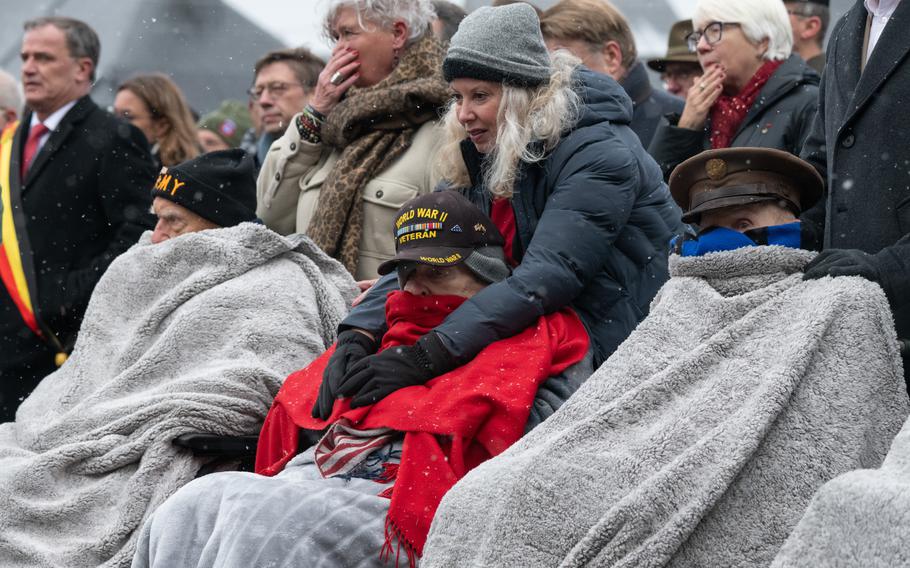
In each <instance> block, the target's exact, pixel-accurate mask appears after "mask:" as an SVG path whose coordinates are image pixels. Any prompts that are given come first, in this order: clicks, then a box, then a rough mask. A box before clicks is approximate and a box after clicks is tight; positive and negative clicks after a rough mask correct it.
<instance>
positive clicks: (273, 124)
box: [250, 47, 325, 166]
mask: <svg viewBox="0 0 910 568" xmlns="http://www.w3.org/2000/svg"><path fill="white" fill-rule="evenodd" d="M324 66H325V62H324V61H323V60H322V59H320V58H319V57H317V56H315V55H313V54H312V53H311V52H310V51H309V50H308V49H305V48H303V47H297V48H293V49H279V50H276V51H271V52H269V53H267V54H265V55H264V56H263V57H262V58H261V59H260V60H259V61H257V62H256V65H255V67H254V69H255V72H256V75H255V79H254V80H253V86H252V88H250V97H251V101H252V103H253V104H258V105H259V107H260V121H261V127H262V135H261V136H260V137H259V141H258V142H257V144H256V159H257V162H256V165H257V166H259V165H260V164H262V160H264V159H265V155H266V153H267V152H268V151H269V147H270V146H271V145H272V142H274V141H275V140H277V139H278V138H279V137H281V135H282V134H284V131H285V130H287V127H288V125H289V124H291V119H293V118H294V115H295V114H297V113H298V112H300V111H301V110H302V109H303V107H304V106H306V104H307V102H308V101H309V100H310V96H311V95H312V94H313V89H315V88H316V80H317V79H318V78H319V73H320V71H322V68H323V67H324Z"/></svg>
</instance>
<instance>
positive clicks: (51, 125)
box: [28, 99, 79, 156]
mask: <svg viewBox="0 0 910 568" xmlns="http://www.w3.org/2000/svg"><path fill="white" fill-rule="evenodd" d="M77 102H79V99H76V100H75V101H70V102H68V103H66V104H65V105H63V106H62V107H60V108H58V109H57V110H55V111H54V112H53V113H51V115H50V116H48V117H47V118H45V119H44V120H38V115H37V114H35V113H32V122H31V124H29V125H28V130H29V132H31V130H32V127H33V126H35V125H36V124H38V123H39V122H43V123H44V126H45V127H47V132H45V133H44V134H43V135H42V136H41V138H39V139H38V147H37V148H36V149H35V155H36V156H37V155H38V152H40V151H41V148H43V147H44V143H45V142H47V139H48V138H50V137H51V132H53V131H54V129H55V128H57V126H59V125H60V121H61V120H63V117H64V116H66V113H68V112H69V111H70V109H71V108H73V107H74V106H76V103H77Z"/></svg>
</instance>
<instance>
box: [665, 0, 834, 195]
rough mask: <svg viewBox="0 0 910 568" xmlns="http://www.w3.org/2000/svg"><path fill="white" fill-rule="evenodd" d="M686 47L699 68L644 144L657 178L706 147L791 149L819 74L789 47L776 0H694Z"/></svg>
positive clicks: (806, 119)
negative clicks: (681, 101)
mask: <svg viewBox="0 0 910 568" xmlns="http://www.w3.org/2000/svg"><path fill="white" fill-rule="evenodd" d="M693 24H694V31H693V32H692V33H691V34H690V35H689V36H688V38H687V40H688V43H689V49H691V50H692V51H693V52H695V53H696V54H697V56H698V62H699V63H700V64H701V66H702V69H704V71H705V73H704V75H703V76H702V78H701V80H700V81H699V82H697V83H696V84H695V85H694V86H693V87H692V88H691V89H690V90H689V94H688V96H687V98H686V106H685V108H684V109H683V112H682V115H680V116H674V115H670V116H668V117H667V121H662V122H661V124H660V125H659V126H658V129H657V133H656V134H655V135H654V139H653V140H652V142H651V147H650V148H649V152H650V154H651V155H652V156H653V157H654V159H655V160H657V163H659V164H660V167H661V169H662V170H663V172H664V178H669V175H670V172H672V171H673V168H675V167H676V166H677V165H678V164H680V163H681V162H683V161H685V160H686V159H688V158H690V157H692V156H694V155H696V154H698V153H699V152H702V151H703V150H707V149H711V148H731V147H743V146H752V147H761V148H776V149H778V150H784V151H786V152H790V153H792V154H796V155H799V151H800V149H801V148H802V145H803V141H804V140H805V138H806V135H807V134H808V131H809V127H810V126H811V123H812V119H813V117H814V116H815V109H816V106H817V103H818V83H819V77H818V75H817V74H816V73H815V71H814V70H812V69H811V68H810V67H809V66H808V65H806V63H805V62H804V61H803V60H802V59H801V58H800V57H799V56H798V55H791V53H790V52H791V49H792V47H793V32H792V29H791V27H790V20H789V17H788V15H787V9H786V8H785V7H784V3H783V2H782V1H781V0H738V1H737V2H729V1H728V0H699V2H698V4H697V5H696V7H695V15H694V17H693Z"/></svg>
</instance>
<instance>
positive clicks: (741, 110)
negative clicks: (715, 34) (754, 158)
mask: <svg viewBox="0 0 910 568" xmlns="http://www.w3.org/2000/svg"><path fill="white" fill-rule="evenodd" d="M782 64H783V61H766V62H765V64H764V65H762V66H761V67H760V68H759V69H758V71H756V72H755V75H752V78H751V79H749V82H748V83H747V84H746V86H745V87H743V90H742V91H740V92H739V93H737V94H735V95H733V96H732V97H731V96H729V95H721V96H720V97H718V98H717V100H716V101H714V105H713V106H712V107H711V148H712V149H713V148H729V147H730V143H731V142H732V141H733V136H735V135H736V131H737V130H739V127H740V125H741V124H742V123H743V120H745V119H746V114H748V113H749V109H750V108H752V103H754V102H755V99H757V98H758V94H759V93H760V92H761V90H762V87H764V86H765V83H767V82H768V79H770V78H771V75H774V72H775V71H777V68H778V67H780V66H781V65H782Z"/></svg>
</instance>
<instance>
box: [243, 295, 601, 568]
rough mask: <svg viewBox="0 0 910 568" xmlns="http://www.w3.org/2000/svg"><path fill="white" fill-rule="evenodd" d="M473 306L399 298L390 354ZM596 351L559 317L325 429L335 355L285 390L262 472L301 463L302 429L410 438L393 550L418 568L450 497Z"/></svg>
mask: <svg viewBox="0 0 910 568" xmlns="http://www.w3.org/2000/svg"><path fill="white" fill-rule="evenodd" d="M464 300H465V298H461V297H454V296H414V295H412V294H408V293H406V292H400V291H399V292H393V293H392V294H389V298H388V300H387V301H386V306H387V310H386V312H387V321H388V325H389V331H388V332H387V333H386V334H385V335H384V336H383V340H382V348H383V349H387V348H390V347H393V346H396V345H412V344H413V343H414V342H415V341H416V340H417V339H419V338H420V337H421V336H423V335H424V334H425V333H427V332H428V331H429V330H430V329H432V328H433V327H435V326H437V325H438V324H439V323H440V322H442V320H443V319H445V317H446V316H447V315H448V314H450V313H451V312H452V311H454V309H455V308H457V307H458V306H459V305H460V304H461V303H462V302H463V301H464ZM589 344H590V342H589V340H588V335H587V333H586V332H585V330H584V326H583V325H582V323H581V320H579V319H578V316H577V315H575V313H574V312H572V311H571V310H563V311H560V312H557V313H554V314H549V315H547V316H543V317H541V318H540V319H539V320H538V322H537V324H536V325H534V326H532V327H529V328H527V329H526V330H525V331H523V332H522V333H520V334H518V335H515V336H513V337H510V338H506V339H502V340H500V341H497V342H495V343H492V344H491V345H489V346H488V347H487V348H486V349H484V350H483V351H481V352H480V353H479V354H478V355H477V356H476V357H475V358H474V359H473V360H472V361H471V362H469V363H467V364H466V365H464V366H462V367H459V368H457V369H455V370H453V371H451V372H449V373H446V374H444V375H441V376H439V377H436V378H434V379H432V380H430V381H429V382H428V383H427V384H426V385H419V386H412V387H407V388H403V389H400V390H398V391H395V392H394V393H392V394H390V395H389V396H387V397H386V398H384V399H382V400H381V401H379V402H377V403H376V404H373V405H370V406H367V407H361V408H355V409H351V408H350V399H339V400H338V401H336V402H335V407H334V409H333V412H332V416H331V417H329V420H327V421H323V420H318V419H315V418H313V417H312V416H311V415H310V409H311V408H312V407H313V403H315V401H316V395H317V392H318V390H319V385H320V383H321V381H322V372H323V370H324V369H325V366H326V364H327V362H328V358H329V357H330V356H331V352H328V353H326V354H325V355H324V356H323V357H321V358H319V359H317V360H316V361H314V362H313V364H312V365H310V366H309V367H308V368H306V369H303V370H302V371H300V372H299V373H295V374H294V375H292V376H290V377H288V380H287V381H286V383H285V385H283V386H282V389H281V392H280V393H279V394H278V396H277V397H276V398H275V404H274V405H273V407H272V409H271V410H270V411H269V416H268V419H267V420H266V423H265V425H263V428H262V433H261V434H260V438H259V441H260V442H259V443H260V446H259V448H258V450H257V455H256V471H257V472H259V473H264V474H268V475H274V474H275V473H277V472H278V471H281V469H282V468H283V467H284V465H285V464H286V463H287V462H288V460H290V458H291V457H293V455H294V453H296V447H297V432H298V430H299V428H301V427H303V428H308V429H313V430H318V429H322V428H325V427H326V426H327V425H329V424H332V423H334V422H336V421H337V420H339V419H342V418H343V419H345V420H346V421H347V423H349V424H350V425H352V426H353V427H356V428H358V429H362V430H370V429H376V428H391V429H392V430H395V431H397V432H404V444H403V448H402V456H401V464H400V466H399V467H398V469H397V475H396V478H395V479H396V480H395V486H394V490H393V492H392V502H391V504H390V507H389V515H388V524H387V531H388V543H387V544H388V545H389V546H393V545H392V540H397V541H398V544H400V545H401V546H402V547H403V549H404V550H403V551H404V552H405V553H406V554H407V555H408V558H411V559H414V557H415V556H419V555H420V554H421V553H422V550H423V543H424V539H425V538H426V534H427V531H428V530H429V527H430V521H431V519H432V518H433V514H434V513H435V511H436V507H437V505H438V504H439V501H440V499H441V498H442V496H443V495H444V494H445V492H446V491H448V489H449V488H450V487H451V486H452V485H453V484H454V483H455V482H456V481H457V480H458V479H460V478H461V477H463V476H464V475H465V473H467V472H468V471H469V470H471V469H472V468H474V467H476V466H477V465H478V464H479V463H481V462H483V461H485V460H487V459H489V458H491V457H492V456H495V455H497V454H499V453H500V452H502V451H503V450H505V449H506V448H508V447H509V446H510V445H511V444H512V443H514V442H515V441H516V440H518V439H519V438H520V437H521V435H522V433H523V432H524V425H525V423H526V422H527V420H528V415H529V414H530V412H531V405H532V404H533V402H534V396H535V394H536V393H537V389H538V387H539V386H540V384H541V383H542V382H543V381H545V380H546V379H547V378H549V377H551V376H556V375H558V374H559V373H561V372H562V371H564V370H565V369H566V368H568V367H570V366H571V365H573V364H575V363H577V362H578V361H580V360H581V359H582V358H583V357H584V356H585V354H586V353H587V351H588V347H589ZM378 492H379V491H378V490H377V493H378ZM379 553H380V551H379V550H377V551H376V554H377V556H378V555H379Z"/></svg>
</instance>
